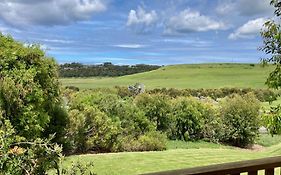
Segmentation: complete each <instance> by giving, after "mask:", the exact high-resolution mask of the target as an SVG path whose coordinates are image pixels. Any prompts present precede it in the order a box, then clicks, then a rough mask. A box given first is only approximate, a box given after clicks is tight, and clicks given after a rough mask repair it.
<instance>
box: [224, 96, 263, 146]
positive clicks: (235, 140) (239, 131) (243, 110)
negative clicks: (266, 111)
mask: <svg viewBox="0 0 281 175" xmlns="http://www.w3.org/2000/svg"><path fill="white" fill-rule="evenodd" d="M259 109H260V104H259V101H258V100H257V99H256V98H255V96H254V95H253V94H247V95H244V96H239V95H234V96H233V97H227V98H225V99H224V100H223V101H222V102H221V109H220V116H221V120H222V123H223V135H222V137H221V141H222V142H225V143H228V144H231V145H234V146H239V147H245V146H247V145H248V144H253V143H254V140H255V138H256V137H257V136H258V129H259V124H260V119H259Z"/></svg>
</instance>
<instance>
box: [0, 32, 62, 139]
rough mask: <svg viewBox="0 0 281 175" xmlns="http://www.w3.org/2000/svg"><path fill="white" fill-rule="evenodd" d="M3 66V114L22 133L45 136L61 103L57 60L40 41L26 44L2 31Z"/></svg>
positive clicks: (0, 53) (0, 64)
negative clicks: (36, 43)
mask: <svg viewBox="0 0 281 175" xmlns="http://www.w3.org/2000/svg"><path fill="white" fill-rule="evenodd" d="M0 68H1V69H0V108H2V110H3V111H4V113H3V117H4V118H5V119H8V120H9V121H10V122H11V124H12V126H13V128H14V129H15V130H16V132H17V133H18V135H20V136H23V137H25V138H27V139H31V140H32V139H35V138H37V137H42V135H43V132H44V130H46V129H47V127H48V125H49V124H50V121H51V120H52V118H56V117H57V116H54V115H53V114H54V110H56V109H55V108H56V107H57V106H60V105H61V99H60V90H59V81H58V72H57V64H56V63H55V61H54V60H53V59H52V58H48V57H46V55H45V53H44V51H42V50H41V49H40V46H39V45H24V44H23V43H20V42H17V41H15V40H13V39H12V38H11V37H7V36H4V35H2V34H0ZM59 124H60V125H61V126H65V123H59ZM62 128H63V127H62Z"/></svg>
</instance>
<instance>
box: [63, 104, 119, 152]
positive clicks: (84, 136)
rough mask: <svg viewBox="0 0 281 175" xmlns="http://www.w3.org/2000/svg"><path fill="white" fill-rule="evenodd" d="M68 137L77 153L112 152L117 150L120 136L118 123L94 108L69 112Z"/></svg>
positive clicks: (87, 107)
mask: <svg viewBox="0 0 281 175" xmlns="http://www.w3.org/2000/svg"><path fill="white" fill-rule="evenodd" d="M69 118H70V121H69V125H68V126H67V137H68V140H69V142H70V146H71V147H70V149H71V150H72V151H75V152H87V151H94V152H111V151H115V150H116V143H117V137H118V135H119V134H120V128H119V125H118V123H116V122H113V121H112V120H111V119H110V118H109V117H108V116H107V115H106V114H105V113H103V112H101V111H99V110H98V109H96V108H95V107H93V106H87V105H85V106H84V107H83V109H72V110H70V111H69Z"/></svg>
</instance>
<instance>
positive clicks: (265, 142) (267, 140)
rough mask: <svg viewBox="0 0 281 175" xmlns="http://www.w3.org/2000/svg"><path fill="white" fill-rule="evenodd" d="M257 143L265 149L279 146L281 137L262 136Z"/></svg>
mask: <svg viewBox="0 0 281 175" xmlns="http://www.w3.org/2000/svg"><path fill="white" fill-rule="evenodd" d="M256 143H257V144H259V145H261V146H264V147H270V146H273V145H277V144H280V143H281V135H273V136H272V135H270V134H261V135H260V137H259V138H258V139H257V141H256Z"/></svg>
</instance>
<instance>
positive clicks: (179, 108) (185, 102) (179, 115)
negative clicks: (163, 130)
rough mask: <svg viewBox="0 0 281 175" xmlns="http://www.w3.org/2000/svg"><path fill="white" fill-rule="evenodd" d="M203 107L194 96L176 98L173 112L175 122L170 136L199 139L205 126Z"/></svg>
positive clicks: (186, 139) (181, 138) (182, 138)
mask: <svg viewBox="0 0 281 175" xmlns="http://www.w3.org/2000/svg"><path fill="white" fill-rule="evenodd" d="M202 108H204V107H203V106H202V104H201V103H200V102H199V101H197V100H195V99H194V98H187V97H182V98H178V99H175V100H174V101H173V109H172V111H173V112H172V114H171V115H172V116H173V117H174V120H175V123H174V126H173V133H172V135H171V136H170V138H172V139H179V140H185V141H188V140H195V139H199V138H200V136H201V131H202V128H203V117H202V113H201V111H202V110H203V109H202Z"/></svg>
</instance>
